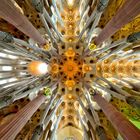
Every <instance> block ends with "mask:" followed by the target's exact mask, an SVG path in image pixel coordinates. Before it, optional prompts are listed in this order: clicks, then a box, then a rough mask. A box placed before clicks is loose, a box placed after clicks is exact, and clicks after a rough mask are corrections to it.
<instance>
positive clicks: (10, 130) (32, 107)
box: [0, 94, 46, 140]
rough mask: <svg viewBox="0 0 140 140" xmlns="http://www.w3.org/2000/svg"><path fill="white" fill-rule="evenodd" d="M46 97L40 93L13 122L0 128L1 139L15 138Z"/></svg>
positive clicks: (16, 115)
mask: <svg viewBox="0 0 140 140" xmlns="http://www.w3.org/2000/svg"><path fill="white" fill-rule="evenodd" d="M45 99H46V96H45V95H43V94H40V95H39V96H38V97H37V98H35V99H34V100H32V101H30V102H29V103H28V104H27V105H26V106H24V107H23V108H22V109H21V110H20V111H19V112H17V113H16V114H15V117H14V118H13V119H12V120H11V122H9V123H8V124H6V125H5V126H4V127H2V128H1V129H0V140H14V139H15V137H16V135H17V134H18V133H19V132H20V131H21V130H22V128H23V127H24V126H25V124H26V123H27V122H28V120H29V119H30V118H31V117H32V115H33V114H34V113H35V112H36V110H37V109H38V108H39V107H40V105H41V104H42V103H44V102H45Z"/></svg>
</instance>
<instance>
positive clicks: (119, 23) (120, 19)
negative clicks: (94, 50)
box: [95, 0, 140, 45]
mask: <svg viewBox="0 0 140 140" xmlns="http://www.w3.org/2000/svg"><path fill="white" fill-rule="evenodd" d="M138 14H140V0H127V1H126V2H125V3H124V5H123V6H122V7H121V8H120V9H119V10H118V12H117V14H116V15H115V16H114V17H113V18H112V19H111V20H110V21H109V22H108V23H107V25H106V26H105V27H104V29H103V30H102V32H101V33H100V34H99V36H98V37H97V38H95V44H96V45H99V44H101V43H102V42H103V41H104V40H106V39H107V38H109V37H110V36H111V35H113V34H114V33H115V32H116V31H117V30H119V29H120V28H121V27H123V26H124V25H125V24H127V23H129V22H131V21H132V19H133V18H135V17H136V16H137V15H138Z"/></svg>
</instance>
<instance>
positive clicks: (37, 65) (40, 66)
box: [28, 61, 48, 75]
mask: <svg viewBox="0 0 140 140" xmlns="http://www.w3.org/2000/svg"><path fill="white" fill-rule="evenodd" d="M28 71H29V72H30V73H31V74H32V75H43V74H46V73H47V72H48V65H47V64H46V63H45V62H40V61H32V62H31V63H29V64H28Z"/></svg>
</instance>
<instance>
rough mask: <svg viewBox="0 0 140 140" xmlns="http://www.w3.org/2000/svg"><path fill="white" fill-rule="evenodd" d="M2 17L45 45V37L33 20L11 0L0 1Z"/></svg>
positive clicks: (0, 15) (0, 14)
mask: <svg viewBox="0 0 140 140" xmlns="http://www.w3.org/2000/svg"><path fill="white" fill-rule="evenodd" d="M0 2H1V4H0V17H1V18H3V19H4V20H6V21H8V22H9V23H11V24H12V25H14V26H15V27H16V28H17V29H19V30H20V31H21V32H23V33H24V34H25V35H27V36H29V37H30V38H32V39H34V40H35V41H37V42H38V43H39V44H40V45H44V44H45V43H46V42H45V39H44V38H43V37H42V36H41V34H40V33H39V32H38V30H37V29H36V28H35V27H34V26H33V25H32V24H31V22H30V21H29V20H28V19H27V18H26V17H25V16H24V15H22V13H20V11H19V10H18V9H17V8H16V6H15V5H14V4H13V3H12V2H11V0H1V1H0Z"/></svg>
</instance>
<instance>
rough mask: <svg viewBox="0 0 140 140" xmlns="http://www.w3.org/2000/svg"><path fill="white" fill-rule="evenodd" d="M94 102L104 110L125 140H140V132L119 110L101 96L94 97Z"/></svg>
mask: <svg viewBox="0 0 140 140" xmlns="http://www.w3.org/2000/svg"><path fill="white" fill-rule="evenodd" d="M94 100H95V101H96V102H97V103H98V105H99V106H100V107H101V109H102V110H103V112H104V114H105V115H106V117H107V118H108V120H109V121H110V122H111V123H112V125H113V126H114V128H115V129H116V130H118V131H119V133H120V134H121V136H122V137H123V138H124V140H140V130H138V129H137V128H136V127H135V126H134V125H133V124H132V123H131V122H130V121H129V120H127V119H126V118H125V117H124V116H123V115H122V114H121V113H120V112H119V111H117V109H116V108H115V107H114V106H113V105H112V104H110V103H108V102H107V101H106V100H105V99H104V98H102V96H101V95H99V94H96V95H94Z"/></svg>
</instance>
